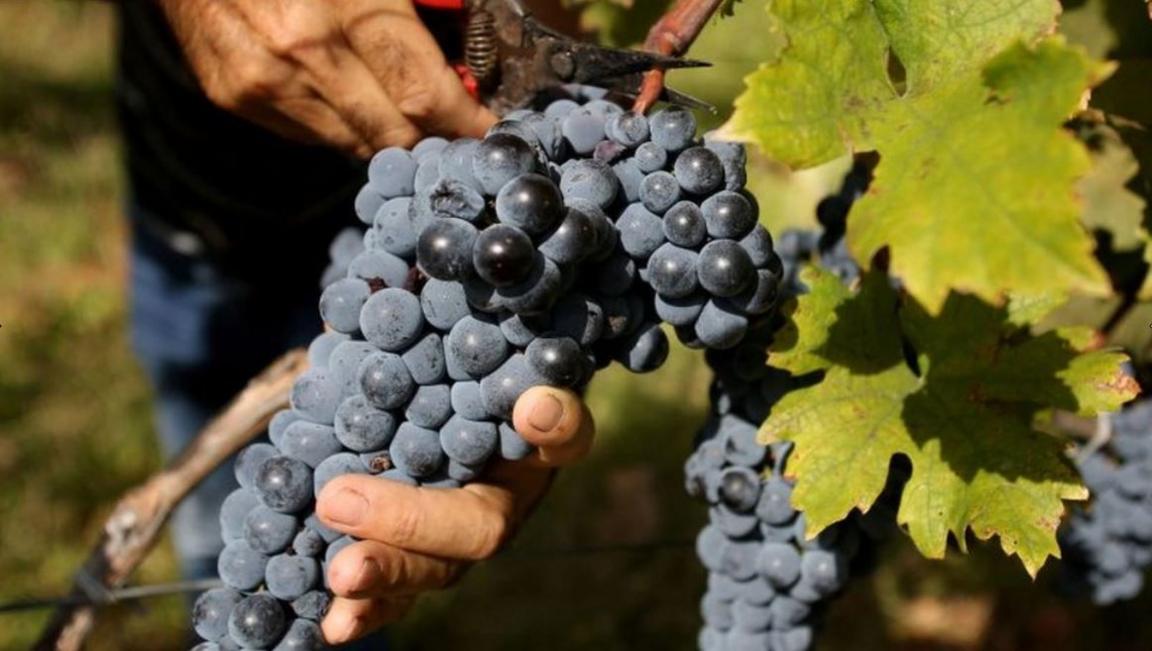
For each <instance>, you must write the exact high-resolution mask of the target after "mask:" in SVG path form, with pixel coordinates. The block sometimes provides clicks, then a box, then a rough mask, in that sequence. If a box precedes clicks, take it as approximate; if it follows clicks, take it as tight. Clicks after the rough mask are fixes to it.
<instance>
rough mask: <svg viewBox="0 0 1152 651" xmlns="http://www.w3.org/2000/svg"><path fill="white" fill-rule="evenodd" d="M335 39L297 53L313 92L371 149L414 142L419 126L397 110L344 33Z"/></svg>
mask: <svg viewBox="0 0 1152 651" xmlns="http://www.w3.org/2000/svg"><path fill="white" fill-rule="evenodd" d="M335 38H337V39H338V40H337V41H336V42H335V43H332V44H329V45H328V46H326V47H322V48H310V49H308V50H307V51H305V52H302V53H300V54H299V56H300V59H301V61H302V62H303V64H304V65H305V66H306V67H307V68H308V70H309V72H310V73H311V74H310V78H311V83H312V84H313V85H314V86H315V88H316V92H317V93H319V94H320V95H321V96H323V97H324V99H325V100H326V101H327V102H328V104H330V105H331V106H332V107H333V108H334V109H335V110H336V112H337V113H339V114H340V116H341V117H342V118H343V120H344V121H345V122H346V123H347V124H349V125H350V126H351V127H352V129H353V130H355V131H356V133H357V134H358V135H359V136H360V137H361V138H362V139H364V140H365V141H366V142H367V143H369V145H371V147H372V151H373V152H375V151H377V150H380V149H383V148H385V147H392V146H399V147H411V146H412V145H414V144H416V142H417V141H419V140H420V137H421V136H422V135H423V134H422V133H421V131H420V129H419V128H418V127H417V126H416V125H415V124H413V123H412V121H410V120H409V119H408V118H406V117H405V116H404V114H403V113H401V112H400V109H399V108H397V107H396V104H395V102H393V101H392V99H391V98H390V97H389V96H388V93H387V92H386V91H385V90H384V87H383V86H381V85H380V82H379V80H377V79H376V77H375V76H374V75H373V74H372V71H371V70H369V69H368V67H367V66H366V65H365V64H364V62H363V61H361V60H360V58H359V56H357V55H356V53H355V52H354V51H353V50H352V46H351V44H350V43H348V41H347V39H346V38H345V37H344V35H343V34H340V35H338V36H336V37H335ZM333 71H339V74H333Z"/></svg>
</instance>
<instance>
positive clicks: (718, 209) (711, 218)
mask: <svg viewBox="0 0 1152 651" xmlns="http://www.w3.org/2000/svg"><path fill="white" fill-rule="evenodd" d="M705 151H707V150H705ZM700 211H701V212H702V213H703V214H704V223H705V224H707V225H708V234H709V235H711V236H712V237H717V238H727V239H732V240H738V239H740V238H742V237H744V236H745V235H747V234H748V233H750V232H751V231H752V229H753V227H755V226H756V210H755V209H754V208H753V207H752V204H751V202H749V201H748V199H746V198H745V197H744V195H742V194H740V193H739V192H728V191H727V190H725V191H723V192H718V193H716V194H714V195H712V196H711V197H708V198H707V199H705V200H704V203H702V204H700Z"/></svg>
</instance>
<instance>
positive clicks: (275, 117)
mask: <svg viewBox="0 0 1152 651" xmlns="http://www.w3.org/2000/svg"><path fill="white" fill-rule="evenodd" d="M236 113H237V114H239V115H241V116H242V117H244V118H246V119H248V120H251V121H252V122H255V123H257V124H259V125H260V126H262V127H264V128H265V129H268V130H270V131H272V132H274V133H276V134H278V135H280V136H283V137H285V138H288V139H290V140H295V141H297V142H302V143H306V144H316V145H325V146H328V147H333V148H335V149H339V150H340V151H343V152H345V153H347V154H349V155H351V156H355V157H357V158H367V157H369V156H371V155H372V154H373V153H375V151H376V150H375V149H373V148H372V145H370V144H369V143H368V141H367V140H365V139H364V138H363V137H362V136H361V135H360V134H359V133H357V132H356V131H355V130H354V129H353V128H352V127H351V126H350V125H349V124H348V123H347V122H346V121H345V120H344V119H343V117H341V116H340V115H339V114H338V113H337V112H336V111H335V110H333V109H332V108H331V107H330V106H328V105H327V104H326V103H325V102H324V101H322V100H320V99H319V98H318V97H315V98H299V99H296V98H293V99H280V100H277V101H276V103H275V104H250V105H244V106H239V107H237V110H236Z"/></svg>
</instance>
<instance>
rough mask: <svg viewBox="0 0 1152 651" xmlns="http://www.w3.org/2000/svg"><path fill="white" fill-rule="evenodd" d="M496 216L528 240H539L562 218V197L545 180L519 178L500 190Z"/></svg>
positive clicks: (556, 188)
mask: <svg viewBox="0 0 1152 651" xmlns="http://www.w3.org/2000/svg"><path fill="white" fill-rule="evenodd" d="M496 216H497V217H498V218H499V219H500V221H501V222H504V223H505V224H510V225H512V226H515V227H517V228H519V229H520V230H522V231H524V232H525V233H527V234H528V235H529V236H531V237H540V236H542V235H544V234H546V233H548V232H549V231H551V230H552V229H554V228H556V225H557V224H559V223H560V221H561V220H562V219H563V218H564V197H563V196H562V195H561V194H560V188H558V187H556V184H554V183H552V181H551V180H550V179H548V178H547V177H545V176H541V175H539V174H522V175H520V176H517V177H516V178H514V179H512V180H511V181H509V182H508V183H506V184H504V187H502V188H500V192H499V194H497V195H496Z"/></svg>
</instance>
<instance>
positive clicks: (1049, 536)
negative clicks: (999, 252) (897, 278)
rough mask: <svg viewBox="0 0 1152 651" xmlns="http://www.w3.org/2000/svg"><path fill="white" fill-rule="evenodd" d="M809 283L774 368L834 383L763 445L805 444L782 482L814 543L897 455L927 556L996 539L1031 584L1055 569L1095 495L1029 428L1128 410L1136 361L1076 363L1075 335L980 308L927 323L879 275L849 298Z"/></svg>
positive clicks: (803, 399)
mask: <svg viewBox="0 0 1152 651" xmlns="http://www.w3.org/2000/svg"><path fill="white" fill-rule="evenodd" d="M805 273H806V276H805V278H804V281H805V284H807V285H808V286H809V287H810V289H811V291H810V293H809V294H806V295H803V296H800V297H799V298H798V300H797V304H796V306H795V309H794V310H792V311H791V312H790V313H789V315H788V321H789V324H788V325H787V326H786V327H785V330H784V331H783V335H782V336H781V337H778V338H777V340H776V341H775V342H774V343H773V347H772V351H771V354H770V357H769V363H771V364H773V365H779V366H783V367H784V368H787V369H789V370H791V371H792V372H794V373H800V372H805V371H813V370H823V371H824V372H825V375H824V377H823V379H822V380H821V381H820V382H818V383H816V384H814V385H811V386H809V387H807V388H803V389H798V390H795V391H793V392H792V393H789V394H788V395H786V396H785V397H784V398H783V399H782V400H781V401H780V402H779V403H777V404H776V405H775V406H774V407H773V409H772V412H771V414H770V416H769V418H768V420H767V421H766V422H765V423H764V426H763V428H762V429H761V434H762V438H764V439H787V440H791V441H793V442H794V443H795V449H794V451H793V453H792V456H791V457H790V460H789V462H788V467H787V472H788V474H789V475H791V476H793V477H795V479H796V487H795V491H794V493H793V502H794V503H795V504H796V506H797V508H799V509H801V510H803V511H804V513H805V517H806V518H807V522H808V527H809V534H815V533H816V532H818V531H820V530H822V529H823V528H824V527H826V526H828V525H830V524H832V523H834V522H836V521H838V520H840V519H842V518H844V517H845V516H846V515H847V514H848V513H849V512H850V511H851V510H852V509H854V508H855V509H860V510H862V511H866V510H867V509H868V508H870V507H871V505H872V503H873V502H874V501H875V500H876V498H877V496H878V495H879V494H880V492H881V490H882V489H883V488H884V484H885V480H886V478H887V474H888V467H889V463H890V462H891V460H892V457H893V456H895V455H903V456H906V457H907V458H908V459H909V461H911V465H912V475H911V478H910V479H909V481H908V483H907V485H906V486H905V489H904V496H903V498H902V501H901V506H900V511H899V513H898V521H899V522H900V524H901V525H903V526H905V527H906V528H907V529H908V533H909V534H910V535H911V537H912V539H913V541H914V542H915V544H916V545H917V547H918V548H919V549H920V550H921V552H923V553H924V554H925V555H927V556H930V557H942V556H943V555H944V553H945V550H946V548H947V543H948V539H949V537H950V536H951V537H952V538H953V539H954V540H955V541H956V542H957V543H958V544H959V545H960V546H961V548H963V547H964V544H965V536H966V534H967V533H968V532H969V531H970V532H972V533H973V534H974V535H975V536H977V537H978V538H980V539H987V538H990V537H992V536H997V537H999V539H1000V545H1001V547H1003V549H1004V550H1005V552H1007V553H1009V554H1016V555H1018V556H1019V557H1020V559H1021V561H1022V562H1023V563H1024V566H1025V568H1026V569H1027V570H1028V571H1029V572H1030V573H1033V574H1034V573H1035V572H1036V571H1037V570H1038V569H1039V568H1040V567H1041V566H1042V565H1043V563H1044V561H1045V560H1046V559H1047V558H1048V557H1049V556H1055V555H1058V554H1059V548H1058V547H1057V545H1056V540H1055V531H1056V527H1057V525H1058V524H1059V520H1060V516H1061V514H1062V513H1063V511H1064V505H1063V500H1068V499H1083V498H1085V497H1086V496H1087V494H1086V491H1085V490H1084V489H1083V487H1081V486H1080V484H1079V480H1078V477H1077V475H1076V473H1075V471H1074V470H1073V469H1072V468H1071V466H1070V465H1069V464H1068V462H1067V460H1066V459H1065V457H1064V455H1063V445H1062V443H1061V441H1059V440H1058V439H1056V438H1053V437H1051V436H1048V435H1046V434H1043V433H1041V432H1038V431H1036V430H1035V429H1033V427H1032V423H1033V420H1034V418H1035V416H1036V415H1037V414H1039V413H1040V412H1042V411H1044V410H1046V409H1050V408H1052V407H1060V408H1063V409H1068V410H1072V411H1078V412H1082V413H1088V412H1095V411H1099V410H1112V409H1116V408H1118V407H1119V406H1120V404H1122V403H1123V402H1125V401H1127V400H1129V399H1131V398H1132V397H1133V396H1134V395H1135V394H1136V386H1135V383H1134V382H1132V380H1131V379H1130V378H1128V377H1127V376H1125V375H1124V374H1123V373H1122V371H1121V369H1120V365H1121V363H1122V362H1123V361H1124V360H1125V359H1126V358H1125V357H1124V356H1123V355H1121V354H1118V353H1112V352H1091V353H1083V352H1081V350H1080V348H1081V346H1082V345H1083V344H1084V343H1085V342H1086V341H1087V339H1086V338H1085V337H1084V336H1083V334H1084V333H1081V332H1079V331H1052V332H1048V333H1045V334H1042V335H1039V336H1033V335H1031V334H1029V333H1028V331H1027V330H1026V329H1022V328H1020V327H1018V326H1016V325H1015V324H1013V323H1012V322H1011V321H1010V320H1009V318H1008V313H1007V310H1006V309H1005V308H1003V307H993V306H991V305H988V304H986V303H984V302H982V301H980V300H978V299H976V298H974V297H971V296H963V295H958V294H953V295H951V296H950V297H949V298H948V300H947V301H946V302H945V304H944V306H943V309H942V311H941V313H940V314H939V315H938V316H933V315H932V314H930V313H929V312H928V311H927V310H925V309H924V308H922V307H921V306H919V305H918V304H916V303H914V302H904V303H901V302H900V300H899V298H898V296H897V294H896V292H895V290H893V289H892V288H891V287H890V286H889V285H888V282H887V279H885V278H883V277H882V276H880V275H879V274H866V275H865V276H864V278H863V279H862V282H861V285H860V291H859V292H858V293H856V294H853V293H851V292H849V291H847V290H845V289H844V288H843V287H841V286H840V285H839V283H838V282H837V280H836V279H835V278H834V277H832V276H830V275H829V274H826V273H824V272H820V271H816V270H809V271H806V272H805ZM909 356H911V358H912V360H913V361H909ZM830 478H835V480H830Z"/></svg>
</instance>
